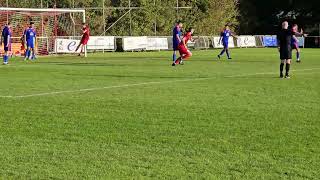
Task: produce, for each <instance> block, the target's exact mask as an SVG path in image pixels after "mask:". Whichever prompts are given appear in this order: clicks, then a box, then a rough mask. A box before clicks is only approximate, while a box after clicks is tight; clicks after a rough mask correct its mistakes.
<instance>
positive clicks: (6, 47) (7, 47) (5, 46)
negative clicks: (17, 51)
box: [3, 44, 11, 51]
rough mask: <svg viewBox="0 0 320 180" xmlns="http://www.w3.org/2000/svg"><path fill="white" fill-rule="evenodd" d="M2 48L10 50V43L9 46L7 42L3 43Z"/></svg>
mask: <svg viewBox="0 0 320 180" xmlns="http://www.w3.org/2000/svg"><path fill="white" fill-rule="evenodd" d="M3 50H4V51H10V50H11V48H10V44H9V46H7V44H4V46H3Z"/></svg>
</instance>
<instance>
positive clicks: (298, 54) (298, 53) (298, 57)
mask: <svg viewBox="0 0 320 180" xmlns="http://www.w3.org/2000/svg"><path fill="white" fill-rule="evenodd" d="M297 60H298V61H299V60H300V52H297Z"/></svg>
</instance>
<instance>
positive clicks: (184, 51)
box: [172, 28, 194, 66]
mask: <svg viewBox="0 0 320 180" xmlns="http://www.w3.org/2000/svg"><path fill="white" fill-rule="evenodd" d="M193 31H194V29H193V28H189V30H188V31H187V33H186V34H185V35H184V36H183V38H182V41H181V42H180V43H179V46H178V49H179V53H180V57H179V58H178V59H177V60H175V62H174V63H173V64H172V66H175V65H176V64H182V61H183V60H184V59H188V58H190V57H191V56H192V53H191V52H190V51H189V49H188V47H187V43H188V41H193V39H192V34H193Z"/></svg>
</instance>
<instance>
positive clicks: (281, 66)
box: [280, 63, 284, 74]
mask: <svg viewBox="0 0 320 180" xmlns="http://www.w3.org/2000/svg"><path fill="white" fill-rule="evenodd" d="M283 67H284V63H281V64H280V74H282V73H283Z"/></svg>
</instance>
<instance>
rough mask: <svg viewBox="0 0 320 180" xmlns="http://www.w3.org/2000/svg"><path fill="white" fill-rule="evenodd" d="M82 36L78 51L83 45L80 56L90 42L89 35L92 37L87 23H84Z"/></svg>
mask: <svg viewBox="0 0 320 180" xmlns="http://www.w3.org/2000/svg"><path fill="white" fill-rule="evenodd" d="M82 25H83V26H82V33H83V35H82V38H81V41H80V44H79V45H78V47H77V49H76V52H77V51H78V50H79V48H80V47H81V52H80V53H79V56H81V53H82V52H83V49H84V47H85V46H86V45H87V44H88V41H89V37H90V30H89V27H88V26H87V25H86V24H85V23H82Z"/></svg>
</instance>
